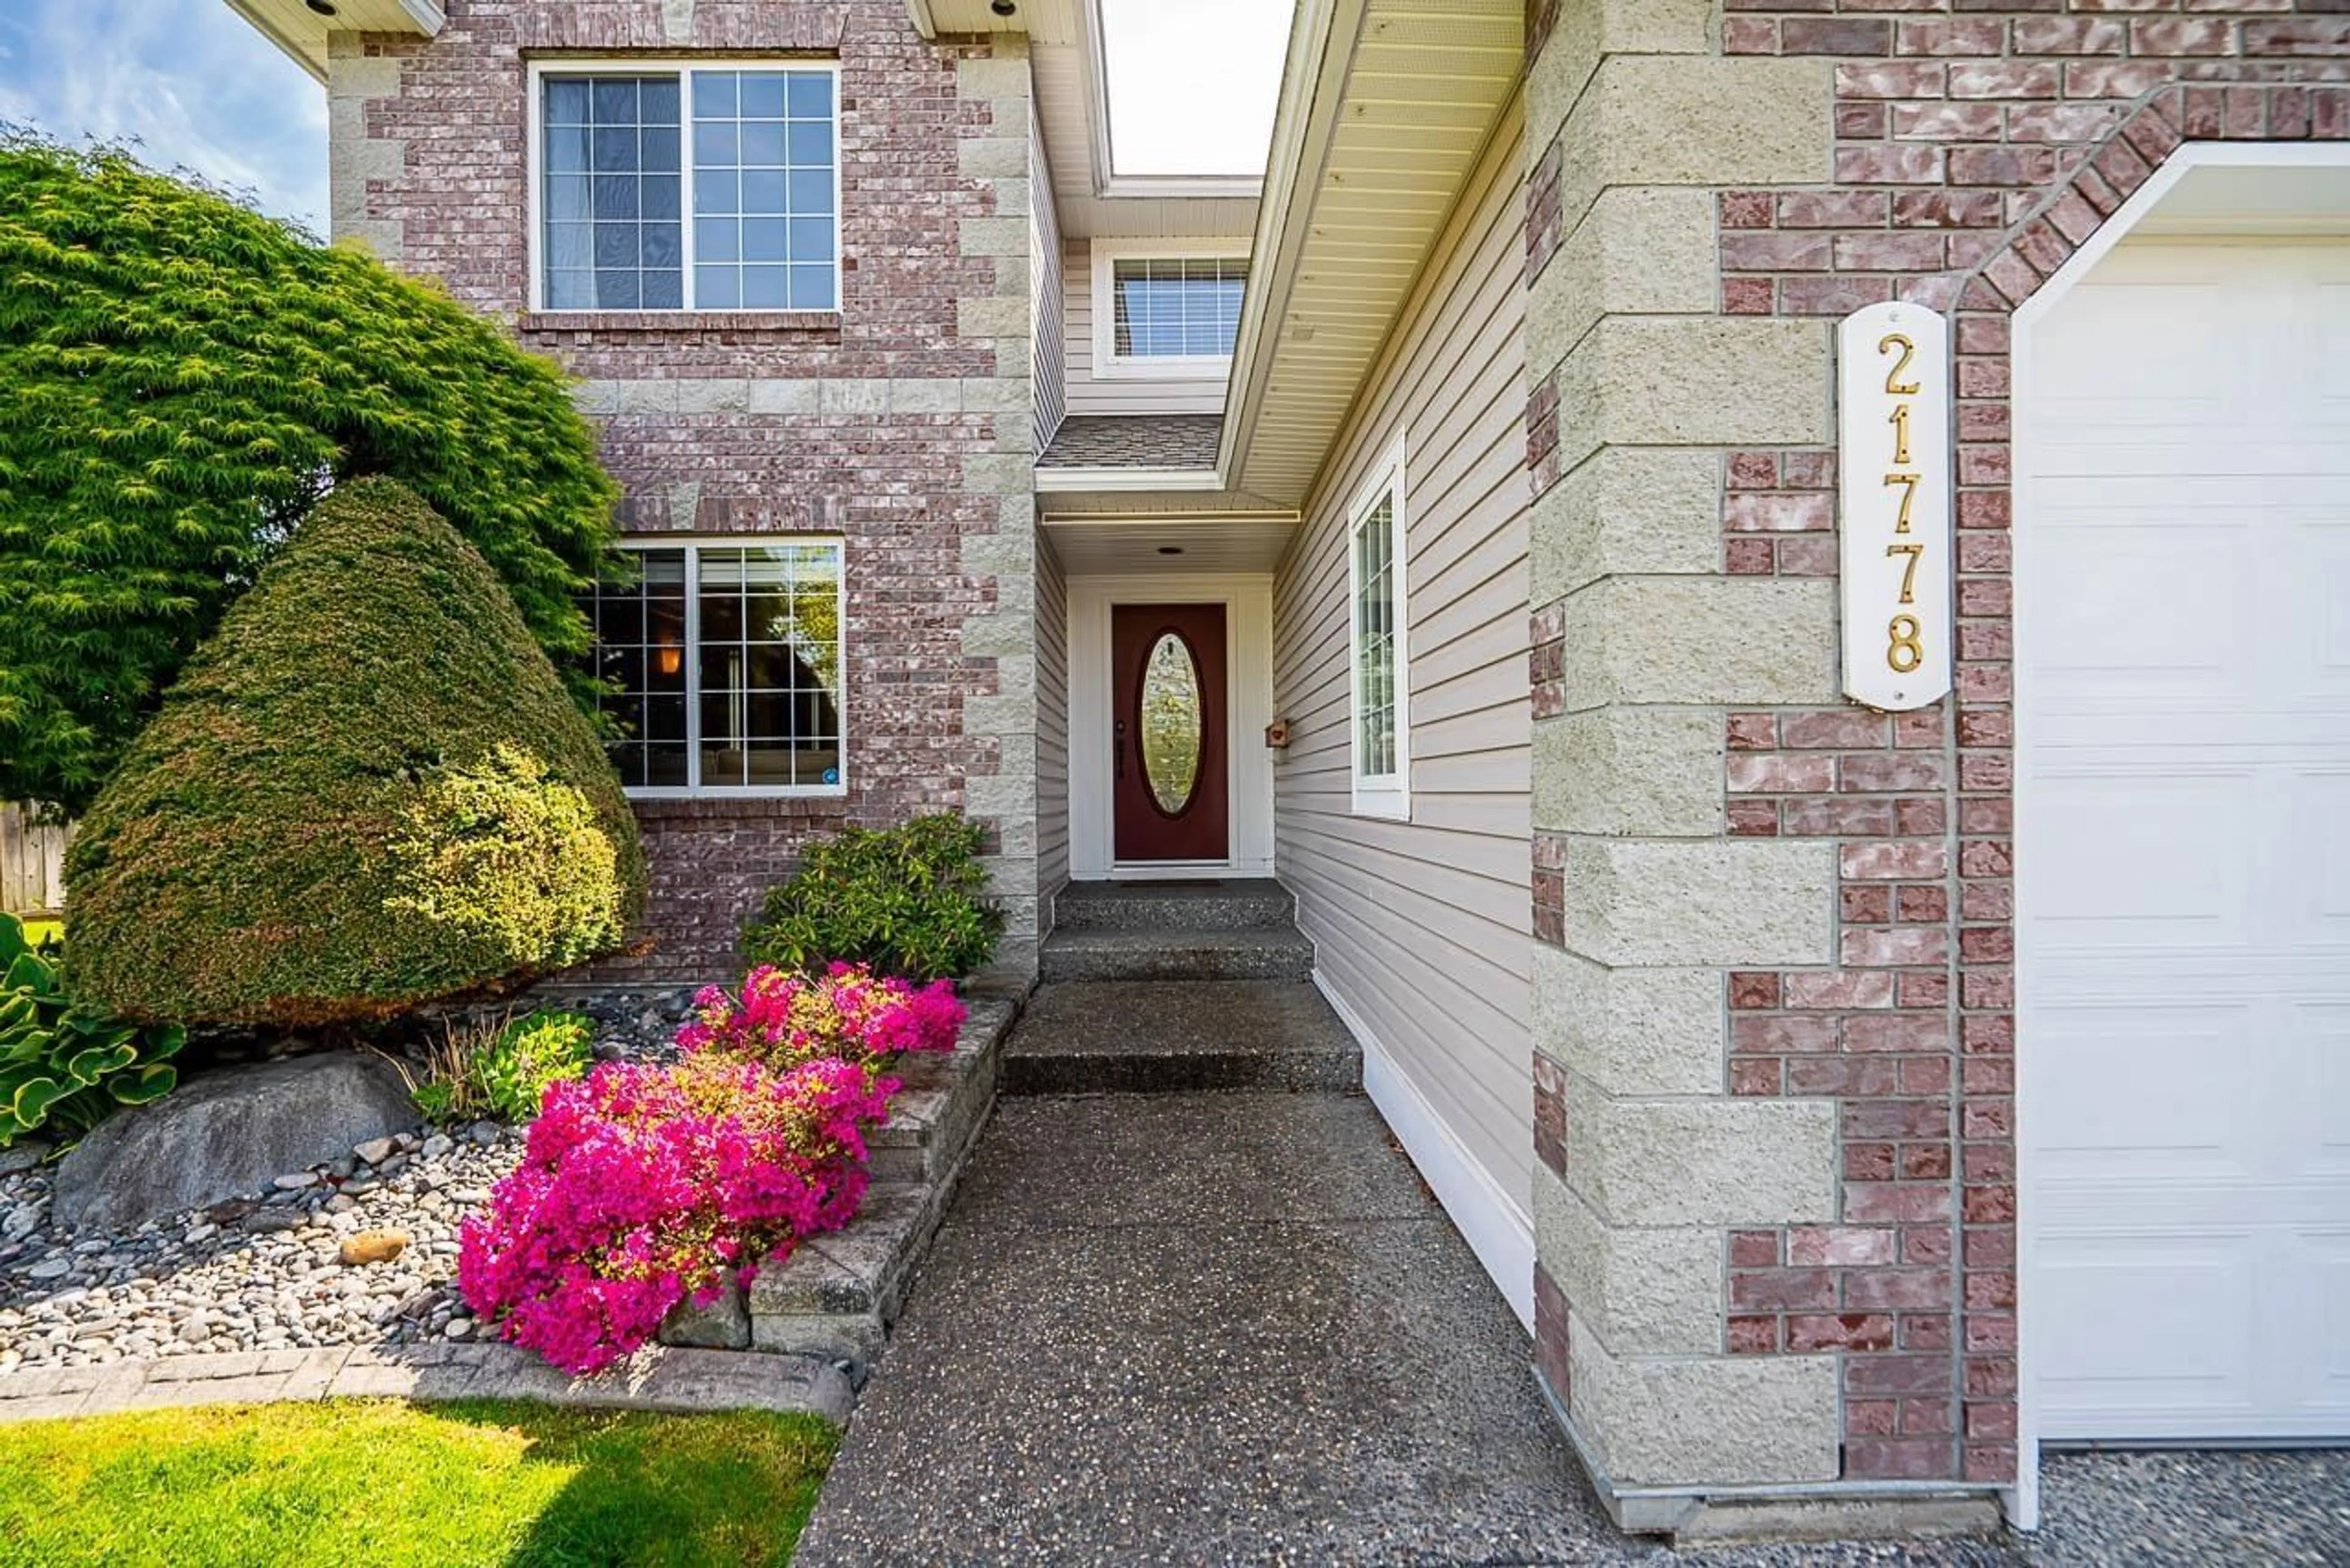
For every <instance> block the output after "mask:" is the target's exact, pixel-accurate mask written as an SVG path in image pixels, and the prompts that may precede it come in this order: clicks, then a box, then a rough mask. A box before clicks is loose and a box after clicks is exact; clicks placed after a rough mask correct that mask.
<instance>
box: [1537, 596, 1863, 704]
mask: <svg viewBox="0 0 2350 1568" xmlns="http://www.w3.org/2000/svg"><path fill="white" fill-rule="evenodd" d="M1563 608H1564V615H1565V620H1564V623H1563V626H1562V635H1563V637H1564V639H1565V645H1566V648H1567V650H1568V656H1567V659H1566V664H1565V671H1564V680H1565V706H1566V709H1567V711H1570V712H1572V711H1581V710H1584V709H1589V708H1598V707H1603V706H1607V705H1611V704H1617V703H1659V702H1678V703H1706V704H1717V703H1733V702H1734V703H1756V702H1820V701H1829V700H1831V699H1832V697H1833V695H1834V693H1835V689H1836V684H1837V671H1836V659H1835V590H1834V588H1833V587H1831V586H1830V585H1828V584H1826V583H1811V582H1785V581H1775V582H1770V583H1763V582H1760V581H1754V582H1748V581H1742V580H1739V579H1735V578H1729V577H1610V578H1608V579H1607V580H1606V581H1604V582H1600V583H1596V584H1594V585H1593V586H1592V587H1588V588H1586V589H1584V590H1582V591H1581V592H1580V593H1577V594H1575V595H1572V596H1571V597H1568V598H1567V599H1566V600H1565V605H1564V607H1563Z"/></svg>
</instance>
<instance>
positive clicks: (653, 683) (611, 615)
mask: <svg viewBox="0 0 2350 1568" xmlns="http://www.w3.org/2000/svg"><path fill="white" fill-rule="evenodd" d="M637 564H638V567H639V576H638V578H637V580H636V581H635V582H633V583H622V584H604V585H602V586H600V587H598V588H597V590H596V593H595V604H594V610H595V617H594V618H595V626H596V644H597V648H596V662H597V672H598V674H600V675H602V676H603V678H604V680H605V681H606V682H607V683H608V686H609V688H610V690H609V691H608V692H607V693H606V695H605V698H604V711H606V712H607V713H608V714H609V715H610V716H611V717H612V719H613V720H614V721H615V723H616V726H617V728H618V730H619V738H618V739H616V740H615V741H614V742H613V744H612V762H613V764H614V765H615V766H617V767H618V768H619V772H620V782H621V783H622V784H627V785H629V787H631V788H635V789H644V788H657V789H681V788H683V787H684V786H685V784H687V782H688V776H687V769H688V761H687V740H686V679H685V629H686V628H685V552H684V551H682V550H646V551H643V552H641V553H640V554H639V556H637Z"/></svg>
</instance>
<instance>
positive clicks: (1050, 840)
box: [1036, 531, 1069, 936]
mask: <svg viewBox="0 0 2350 1568" xmlns="http://www.w3.org/2000/svg"><path fill="white" fill-rule="evenodd" d="M1068 879H1069V584H1068V578H1067V576H1066V574H1065V573H1064V572H1063V571H1062V570H1061V561H1060V557H1059V556H1055V554H1054V553H1053V545H1052V541H1051V540H1049V539H1047V538H1045V536H1044V535H1043V533H1042V532H1041V531H1039V533H1038V535H1037V539H1036V890H1037V893H1038V895H1039V898H1040V900H1041V902H1040V904H1039V907H1038V909H1037V933H1038V934H1039V935H1040V936H1042V935H1045V934H1047V933H1049V932H1050V931H1051V930H1052V929H1053V895H1054V894H1055V893H1057V892H1058V891H1060V889H1061V885H1062V884H1063V883H1065V882H1066V881H1067V880H1068Z"/></svg>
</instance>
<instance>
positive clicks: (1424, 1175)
mask: <svg viewBox="0 0 2350 1568" xmlns="http://www.w3.org/2000/svg"><path fill="white" fill-rule="evenodd" d="M1314 988H1315V990H1316V991H1319V992H1321V993H1322V996H1323V999H1324V1000H1325V1001H1326V1002H1329V1003H1330V1010H1331V1011H1332V1012H1336V1014H1337V1015H1338V1022H1339V1023H1344V1024H1345V1025H1346V1026H1347V1033H1349V1034H1352V1035H1353V1036H1354V1037H1355V1043H1356V1044H1357V1045H1360V1046H1361V1047H1362V1048H1363V1092H1364V1093H1365V1094H1367V1095H1368V1096H1370V1098H1371V1104H1372V1105H1374V1106H1378V1113H1379V1115H1380V1116H1382V1117H1383V1118H1385V1119H1386V1121H1387V1124H1388V1130H1389V1131H1391V1132H1393V1133H1394V1134H1395V1135H1396V1141H1397V1142H1399V1143H1400V1144H1402V1145H1403V1147H1404V1152H1405V1153H1406V1154H1408V1155H1409V1156H1410V1157H1411V1163H1412V1164H1413V1165H1414V1166H1415V1167H1417V1168H1419V1174H1420V1177H1421V1179H1423V1180H1425V1181H1426V1182H1427V1183H1428V1186H1429V1189H1430V1191H1432V1192H1434V1193H1435V1194H1436V1198H1437V1201H1438V1202H1440V1203H1441V1204H1443V1205H1444V1212H1445V1215H1446V1217H1447V1218H1449V1219H1450V1220H1451V1221H1452V1225H1453V1228H1454V1229H1455V1230H1457V1231H1460V1232H1461V1237H1462V1239H1463V1240H1465V1241H1467V1242H1468V1243H1469V1250H1470V1251H1472V1252H1474V1253H1476V1254H1477V1261H1478V1262H1480V1263H1482V1264H1483V1265H1484V1268H1485V1272H1486V1273H1488V1274H1490V1275H1491V1276H1492V1280H1493V1283H1494V1285H1495V1286H1496V1287H1497V1288H1498V1289H1499V1290H1500V1291H1501V1293H1502V1298H1503V1300H1504V1301H1506V1302H1508V1303H1510V1311H1511V1312H1513V1314H1516V1315H1517V1319H1518V1322H1519V1323H1520V1324H1523V1326H1524V1328H1525V1331H1526V1332H1527V1333H1528V1334H1532V1333H1534V1220H1533V1219H1532V1218H1531V1217H1530V1216H1529V1215H1528V1214H1527V1213H1526V1211H1525V1210H1523V1209H1521V1208H1519V1207H1518V1205H1517V1203H1516V1201H1515V1200H1514V1199H1512V1198H1511V1197H1510V1195H1509V1194H1508V1193H1506V1192H1504V1191H1503V1190H1502V1184H1501V1183H1500V1182H1498V1181H1495V1180H1494V1179H1493V1174H1492V1172H1491V1171H1489V1170H1487V1169H1486V1168H1484V1167H1483V1166H1482V1165H1480V1164H1478V1163H1477V1160H1476V1158H1475V1157H1474V1156H1472V1155H1471V1153H1470V1152H1469V1146H1468V1145H1466V1144H1464V1143H1462V1142H1461V1139H1460V1137H1458V1136H1457V1135H1455V1134H1454V1132H1453V1130H1452V1129H1451V1127H1447V1126H1446V1125H1445V1122H1444V1118H1443V1117H1442V1116H1439V1115H1438V1114H1437V1111H1436V1107H1435V1106H1432V1105H1430V1103H1429V1101H1428V1096H1425V1095H1423V1094H1421V1093H1420V1092H1419V1085H1416V1084H1414V1083H1413V1082H1412V1081H1411V1079H1410V1078H1409V1076H1407V1075H1405V1073H1404V1071H1403V1069H1402V1067H1401V1066H1399V1064H1397V1062H1396V1059H1395V1058H1394V1057H1393V1056H1391V1055H1389V1054H1388V1052H1387V1049H1386V1047H1384V1046H1382V1045H1381V1044H1379V1043H1378V1039H1377V1038H1376V1037H1374V1036H1373V1035H1372V1033H1371V1031H1370V1029H1369V1027H1368V1026H1367V1025H1366V1024H1365V1023H1363V1020H1362V1018H1361V1016H1360V1015H1359V1014H1357V1012H1355V1010H1354V1009H1353V1008H1352V1007H1349V1006H1348V1005H1347V1000H1346V998H1345V997H1343V996H1341V995H1339V994H1338V991H1337V988H1336V987H1335V986H1333V985H1332V984H1331V983H1330V979H1329V977H1328V976H1327V975H1326V974H1325V973H1324V972H1323V971H1322V968H1321V966H1320V965H1319V964H1316V965H1315V970H1314Z"/></svg>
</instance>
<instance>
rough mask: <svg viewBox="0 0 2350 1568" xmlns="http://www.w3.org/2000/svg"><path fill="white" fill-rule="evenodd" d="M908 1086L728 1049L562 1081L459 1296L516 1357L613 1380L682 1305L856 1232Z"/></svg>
mask: <svg viewBox="0 0 2350 1568" xmlns="http://www.w3.org/2000/svg"><path fill="white" fill-rule="evenodd" d="M898 1087H899V1085H898V1084H897V1083H896V1082H895V1081H894V1080H892V1079H889V1078H885V1077H881V1076H879V1075H878V1074H876V1073H875V1072H874V1071H873V1070H872V1069H870V1068H868V1067H865V1066H861V1065H858V1064H852V1063H848V1062H843V1061H838V1060H835V1059H829V1058H827V1059H823V1060H818V1061H814V1062H809V1063H806V1064H803V1065H801V1066H798V1067H795V1068H793V1069H792V1070H790V1071H789V1072H784V1073H775V1072H770V1071H768V1070H767V1069H765V1068H764V1067H761V1066H759V1065H757V1064H754V1063H749V1062H744V1061H741V1060H738V1059H735V1058H733V1057H729V1056H726V1055H724V1054H719V1053H715V1052H705V1053H701V1054H696V1055H693V1056H690V1057H688V1058H687V1059H686V1060H684V1061H683V1062H681V1063H679V1064H675V1065H671V1066H646V1065H634V1064H629V1065H624V1064H606V1065H604V1066H601V1067H598V1069H597V1070H596V1071H595V1072H594V1073H592V1074H590V1075H588V1076H587V1078H585V1079H583V1080H580V1081H578V1082H576V1083H566V1084H557V1085H555V1086H554V1087H552V1088H551V1089H549V1090H548V1092H547V1095H546V1101H545V1103H544V1104H543V1105H542V1106H541V1107H540V1110H539V1116H538V1119H537V1120H536V1122H533V1123H532V1124H531V1128H530V1137H529V1139H528V1142H527V1144H526V1146H525V1152H524V1156H523V1161H522V1164H521V1165H520V1166H519V1167H517V1168H515V1171H514V1172H513V1173H512V1174H511V1175H509V1176H507V1177H506V1178H504V1179H503V1180H501V1181H500V1182H499V1183H498V1185H497V1187H496V1189H494V1191H493V1192H492V1193H491V1195H490V1203H489V1208H488V1210H487V1211H486V1212H485V1213H482V1214H477V1215H472V1216H469V1217H468V1218H467V1219H466V1220H465V1221H464V1224H463V1230H462V1231H461V1240H460V1251H459V1254H458V1260H457V1280H458V1285H459V1288H460V1289H461V1290H463V1293H464V1296H465V1300H466V1301H467V1302H468V1303H470V1304H471V1305H472V1306H473V1310H474V1312H475V1313H476V1314H479V1315H480V1316H481V1317H482V1319H483V1320H484V1322H485V1323H488V1324H491V1325H492V1326H493V1327H494V1330H495V1331H496V1332H498V1333H499V1334H503V1335H504V1337H505V1338H507V1339H509V1340H511V1341H513V1342H514V1343H515V1344H516V1345H524V1346H525V1347H527V1348H529V1349H531V1350H535V1351H536V1352H537V1353H538V1354H539V1355H543V1356H545V1357H546V1359H547V1360H548V1361H550V1362H552V1363H554V1364H555V1365H556V1366H559V1367H562V1368H563V1369H564V1370H566V1371H567V1372H571V1373H574V1374H579V1375H585V1374H587V1373H591V1372H595V1371H598V1370H599V1369H600V1368H602V1367H605V1366H609V1365H610V1364H611V1363H612V1362H614V1361H616V1360H618V1359H619V1357H621V1356H623V1355H628V1354H629V1352H631V1351H633V1350H635V1349H637V1348H638V1347H639V1346H640V1345H643V1344H645V1343H646V1342H647V1341H648V1340H650V1338H651V1337H652V1336H653V1334H654V1332H655V1331H656V1330H657V1329H659V1328H660V1322H661V1319H662V1318H663V1317H665V1316H666V1315H667V1314H669V1312H670V1311H671V1308H673V1307H675V1306H676V1305H677V1304H678V1303H680V1302H682V1301H684V1300H686V1299H687V1298H689V1297H691V1298H692V1299H693V1300H695V1301H697V1302H699V1303H702V1304H708V1303H710V1302H712V1301H713V1300H715V1299H716V1298H717V1296H718V1295H719V1293H721V1292H723V1290H724V1289H725V1288H726V1287H727V1286H728V1285H730V1284H733V1283H737V1282H748V1280H749V1279H750V1277H751V1275H752V1274H753V1273H754V1272H755V1270H756V1268H757V1265H758V1262H759V1260H761V1259H763V1258H767V1257H771V1256H772V1257H777V1258H780V1257H784V1256H788V1255H789V1252H790V1250H791V1248H792V1247H793V1245H794V1244H795V1242H796V1241H798V1240H799V1239H800V1238H802V1237H806V1236H811V1235H815V1234H817V1233H819V1232H822V1231H837V1230H838V1229H840V1228H841V1227H842V1226H843V1225H846V1224H847V1222H848V1220H849V1218H850V1216H852V1215H853V1214H855V1213H856V1211H857V1205H858V1201H859V1200H860V1199H862V1198H863V1197H864V1195H865V1183H866V1176H865V1170H864V1168H863V1161H864V1159H865V1158H866V1147H865V1133H866V1129H867V1128H868V1127H873V1126H875V1125H878V1124H879V1122H881V1121H882V1120H883V1119H885V1118H886V1117H887V1116H888V1115H889V1096H891V1095H892V1094H894V1093H895V1092H896V1091H897V1089H898Z"/></svg>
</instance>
